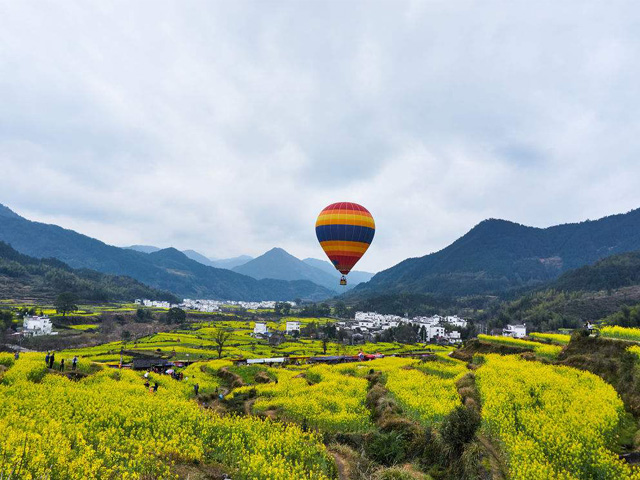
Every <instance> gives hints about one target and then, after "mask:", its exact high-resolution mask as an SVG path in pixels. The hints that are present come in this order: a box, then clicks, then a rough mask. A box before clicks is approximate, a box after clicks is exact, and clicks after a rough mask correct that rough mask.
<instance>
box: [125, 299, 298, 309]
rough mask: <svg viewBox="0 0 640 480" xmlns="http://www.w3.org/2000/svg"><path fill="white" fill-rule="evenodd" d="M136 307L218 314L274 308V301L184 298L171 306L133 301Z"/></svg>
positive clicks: (293, 303)
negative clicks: (234, 309) (230, 310)
mask: <svg viewBox="0 0 640 480" xmlns="http://www.w3.org/2000/svg"><path fill="white" fill-rule="evenodd" d="M135 303H136V305H141V306H145V307H154V308H166V309H169V308H174V307H178V308H182V309H184V310H196V311H199V312H219V311H220V310H222V309H223V308H225V307H227V308H229V307H231V308H233V307H240V308H246V309H249V310H257V309H259V308H275V306H276V301H275V300H266V301H263V302H242V301H235V300H203V299H198V300H193V299H190V298H185V299H184V300H183V301H182V303H180V304H172V303H169V302H163V301H158V300H147V299H137V300H136V301H135ZM283 303H288V304H289V305H291V306H292V307H295V306H296V303H295V302H283Z"/></svg>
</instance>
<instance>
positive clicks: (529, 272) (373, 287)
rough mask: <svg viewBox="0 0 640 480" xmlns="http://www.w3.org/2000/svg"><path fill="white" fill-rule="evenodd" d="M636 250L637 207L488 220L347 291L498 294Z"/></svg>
mask: <svg viewBox="0 0 640 480" xmlns="http://www.w3.org/2000/svg"><path fill="white" fill-rule="evenodd" d="M639 249H640V210H633V211H631V212H629V213H626V214H620V215H612V216H609V217H605V218H602V219H600V220H595V221H586V222H582V223H574V224H565V225H558V226H554V227H549V228H534V227H527V226H524V225H520V224H516V223H513V222H508V221H505V220H495V219H491V220H485V221H483V222H481V223H480V224H479V225H477V226H476V227H474V228H473V229H472V230H471V231H469V232H468V233H467V234H466V235H464V236H463V237H461V238H459V239H458V240H456V241H455V242H454V243H452V244H451V245H449V246H448V247H446V248H444V249H443V250H440V251H439V252H437V253H433V254H430V255H426V256H424V257H420V258H411V259H407V260H405V261H403V262H401V263H399V264H398V265H396V266H394V267H392V268H390V269H388V270H385V271H383V272H380V273H378V274H377V275H375V276H374V277H373V279H371V281H370V282H368V283H366V284H362V285H359V286H357V287H356V288H355V289H354V290H353V291H352V292H351V293H350V294H347V295H355V296H358V295H372V294H373V295H377V294H381V293H436V294H449V295H469V294H486V293H499V292H504V291H507V290H510V289H513V288H522V287H528V286H536V285H541V284H542V283H544V282H548V281H551V280H555V279H556V278H557V277H558V276H560V275H561V274H562V273H563V272H565V271H567V270H571V269H574V268H578V267H582V266H584V265H587V264H590V263H593V262H595V261H597V260H599V259H601V258H604V257H607V256H610V255H613V254H617V253H624V252H629V251H633V250H639Z"/></svg>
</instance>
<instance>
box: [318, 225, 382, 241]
mask: <svg viewBox="0 0 640 480" xmlns="http://www.w3.org/2000/svg"><path fill="white" fill-rule="evenodd" d="M375 232H376V231H375V229H373V228H370V227H362V226H360V225H321V226H319V227H316V236H317V237H318V241H319V242H326V241H331V240H342V241H347V242H363V243H371V241H372V240H373V235H374V234H375Z"/></svg>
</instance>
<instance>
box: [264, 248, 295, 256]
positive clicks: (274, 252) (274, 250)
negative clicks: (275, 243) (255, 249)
mask: <svg viewBox="0 0 640 480" xmlns="http://www.w3.org/2000/svg"><path fill="white" fill-rule="evenodd" d="M263 255H269V256H272V255H279V256H287V257H293V255H291V254H290V253H289V252H287V251H286V250H285V249H284V248H280V247H273V248H272V249H271V250H268V251H266V252H265V253H264V254H263ZM294 258H295V257H294Z"/></svg>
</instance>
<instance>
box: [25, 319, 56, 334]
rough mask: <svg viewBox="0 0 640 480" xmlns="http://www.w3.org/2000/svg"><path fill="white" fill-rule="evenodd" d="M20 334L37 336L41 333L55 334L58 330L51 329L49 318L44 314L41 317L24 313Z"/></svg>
mask: <svg viewBox="0 0 640 480" xmlns="http://www.w3.org/2000/svg"><path fill="white" fill-rule="evenodd" d="M22 334H23V335H24V336H25V337H39V336H41V335H57V334H58V332H54V331H53V325H52V324H51V320H50V319H49V317H47V316H46V315H44V316H42V317H37V316H33V317H31V316H29V315H25V317H24V319H23V323H22Z"/></svg>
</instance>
